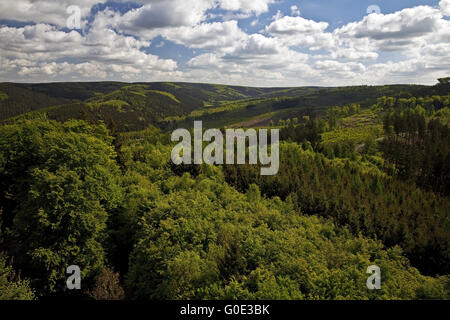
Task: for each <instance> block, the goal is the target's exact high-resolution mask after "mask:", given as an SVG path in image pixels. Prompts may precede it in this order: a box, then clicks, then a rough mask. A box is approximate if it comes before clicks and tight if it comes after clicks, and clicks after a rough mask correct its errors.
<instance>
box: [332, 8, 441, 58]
mask: <svg viewBox="0 0 450 320" xmlns="http://www.w3.org/2000/svg"><path fill="white" fill-rule="evenodd" d="M441 19H442V14H441V12H440V11H439V10H438V9H435V8H432V7H429V6H418V7H414V8H408V9H404V10H401V11H398V12H395V13H392V14H386V15H385V14H371V15H369V16H366V17H365V18H364V19H363V20H362V21H359V22H354V23H349V24H347V25H345V26H343V27H342V28H340V29H338V30H336V31H335V34H336V35H337V36H339V37H342V38H354V39H360V38H367V39H371V40H373V41H378V46H379V47H380V48H381V49H385V50H398V49H399V48H401V47H405V46H408V45H411V44H414V43H415V41H417V40H419V41H420V40H421V39H422V38H423V37H424V36H426V35H430V34H431V33H433V32H435V31H437V30H438V23H439V21H440V20H441Z"/></svg>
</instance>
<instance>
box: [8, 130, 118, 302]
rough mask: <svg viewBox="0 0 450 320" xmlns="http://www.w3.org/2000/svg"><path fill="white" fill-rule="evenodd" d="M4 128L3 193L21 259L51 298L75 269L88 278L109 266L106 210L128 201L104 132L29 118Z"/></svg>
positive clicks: (15, 248)
mask: <svg viewBox="0 0 450 320" xmlns="http://www.w3.org/2000/svg"><path fill="white" fill-rule="evenodd" d="M0 131H1V134H0V159H1V161H0V175H1V180H2V183H1V194H0V195H1V198H2V203H4V205H5V207H4V215H5V224H6V227H8V229H9V230H10V231H9V236H10V238H11V240H10V241H9V242H8V244H9V251H10V252H11V253H13V254H14V256H15V257H16V260H15V262H16V263H17V264H18V265H20V266H21V269H22V271H23V273H24V274H25V275H26V276H28V277H30V278H31V279H32V281H33V285H35V286H36V288H39V289H40V291H41V292H44V293H50V292H60V291H63V290H64V287H65V286H64V281H63V279H64V278H65V269H66V268H67V267H68V266H69V265H79V266H80V267H81V269H82V272H83V277H84V278H86V279H88V280H89V279H90V278H91V277H93V276H94V275H95V273H96V272H97V271H98V270H99V269H100V268H101V267H102V266H103V263H104V250H103V247H102V245H101V242H102V241H103V240H104V239H103V237H104V231H105V228H106V220H107V210H112V209H114V208H116V207H117V206H118V204H119V203H120V202H121V193H120V187H119V185H118V181H117V179H118V174H119V170H118V167H117V165H116V164H115V161H114V157H115V152H114V150H113V148H112V147H111V146H110V143H111V138H110V137H109V136H108V134H107V131H106V129H105V127H104V126H98V127H91V126H88V125H87V124H86V123H83V122H77V121H69V122H67V123H65V124H57V123H55V122H50V121H45V122H39V121H34V122H30V121H24V122H19V123H17V124H15V125H7V126H3V127H1V128H0ZM62 235H63V236H62ZM24 239H26V241H24ZM87 282H89V281H87Z"/></svg>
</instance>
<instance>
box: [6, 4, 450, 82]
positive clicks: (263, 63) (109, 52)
mask: <svg viewBox="0 0 450 320" xmlns="http://www.w3.org/2000/svg"><path fill="white" fill-rule="evenodd" d="M72 2H73V1H68V0H67V1H66V0H61V1H50V0H38V1H36V0H15V1H14V5H11V1H8V0H0V19H6V20H17V21H24V22H31V25H27V26H25V27H12V26H1V27H0V64H1V69H0V80H2V81H57V80H126V81H153V80H155V81H156V80H174V81H175V80H182V81H202V82H222V83H230V84H242V85H264V86H266V85H273V86H284V85H285V86H295V85H312V84H314V85H336V84H342V85H345V84H361V83H367V84H377V83H395V82H409V81H411V79H414V81H416V82H418V83H431V82H433V81H434V80H435V79H436V78H438V77H442V76H445V75H448V72H449V71H450V62H447V61H450V21H449V20H448V19H446V18H444V16H449V11H450V0H441V1H440V3H439V7H432V6H427V5H424V6H418V7H413V8H408V9H403V10H400V11H397V12H394V13H390V14H381V13H373V14H370V15H368V16H366V17H364V18H362V19H361V20H360V21H356V22H352V23H348V24H346V25H344V26H342V27H340V28H337V29H335V30H332V28H331V27H330V25H329V23H328V22H325V21H315V20H312V19H308V18H307V17H301V16H300V10H299V8H298V6H296V5H293V6H287V7H286V8H285V9H286V10H287V11H288V12H281V11H279V12H278V13H277V14H276V15H275V16H274V17H273V19H272V20H270V21H269V22H266V21H267V20H266V19H265V18H266V17H265V16H264V15H262V16H259V15H261V14H262V13H267V12H269V9H270V8H271V7H270V6H271V4H273V3H275V0H254V1H247V0H195V1H190V2H187V1H185V0H116V1H115V2H132V3H135V4H137V6H134V7H133V8H134V9H131V10H128V11H127V12H119V11H118V10H117V8H116V7H115V6H114V4H111V5H108V7H107V8H106V9H104V10H102V11H99V12H97V13H96V14H95V16H93V15H91V14H90V13H91V8H92V7H93V6H94V5H95V4H97V3H106V0H80V1H77V3H76V4H77V5H78V6H79V7H80V8H81V16H82V18H83V19H84V24H85V26H86V27H85V28H83V31H79V32H77V31H71V32H68V31H67V30H66V29H63V28H64V27H65V25H66V20H67V17H68V14H67V12H66V9H67V7H68V6H69V5H71V4H73V3H72ZM216 9H221V10H216ZM223 10H225V11H226V12H225V13H224V12H223ZM273 14H275V12H273V13H271V15H273ZM286 14H290V15H291V16H285V15H286ZM249 17H253V18H252V20H253V21H254V23H253V24H251V26H253V27H255V26H256V25H261V26H262V30H261V32H260V33H253V34H249V33H248V32H246V31H245V30H246V29H245V24H242V23H241V21H240V20H241V19H244V18H249ZM248 23H249V25H250V22H248ZM242 28H244V29H242ZM157 37H161V39H159V38H157ZM155 38H157V39H159V40H157V42H156V47H161V44H164V45H165V47H169V45H170V44H173V43H175V44H178V45H181V46H183V47H186V48H190V49H192V52H195V53H194V54H195V55H196V56H194V57H193V58H190V59H189V61H183V59H181V61H180V62H181V63H177V61H174V60H173V59H166V58H164V57H163V56H162V57H158V56H156V55H154V54H152V53H151V49H150V48H153V47H155V46H152V47H150V45H151V41H155ZM318 50H320V51H318ZM391 54H392V56H395V61H394V60H392V59H391V58H390V57H391V56H390V55H391Z"/></svg>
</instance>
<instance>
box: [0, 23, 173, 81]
mask: <svg viewBox="0 0 450 320" xmlns="http://www.w3.org/2000/svg"><path fill="white" fill-rule="evenodd" d="M149 45H150V43H149V42H148V41H140V40H137V39H135V38H133V37H127V36H122V35H119V34H117V33H116V32H114V31H113V30H109V29H99V28H98V27H97V26H95V25H94V26H93V28H92V29H91V30H90V32H89V33H88V34H87V35H85V36H82V35H81V34H79V33H78V32H76V31H72V32H68V33H66V32H63V31H59V30H57V29H56V28H55V27H52V26H50V25H44V24H37V25H32V26H25V27H23V28H11V27H1V28H0V56H1V57H3V59H5V60H7V63H6V65H8V66H9V67H8V68H6V69H3V68H2V70H1V71H0V77H1V78H5V77H6V76H10V77H14V79H15V78H16V77H17V75H18V76H27V78H26V79H29V78H28V76H29V75H36V76H39V74H40V75H41V76H42V77H47V79H50V78H51V77H55V76H64V75H68V77H70V76H71V75H77V77H78V78H80V79H84V78H87V79H89V78H90V77H99V76H101V75H104V76H105V77H104V78H105V79H107V77H106V76H109V77H111V78H117V77H118V78H123V77H124V76H128V77H130V78H133V77H141V76H145V74H150V73H154V72H174V71H175V70H176V69H177V63H176V62H175V61H173V60H170V59H160V58H158V57H157V56H155V55H151V54H147V53H145V52H144V51H142V49H144V48H146V47H148V46H149Z"/></svg>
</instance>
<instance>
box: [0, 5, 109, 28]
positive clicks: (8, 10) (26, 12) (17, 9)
mask: <svg viewBox="0 0 450 320" xmlns="http://www.w3.org/2000/svg"><path fill="white" fill-rule="evenodd" d="M105 1H106V0H78V1H76V2H75V1H73V0H58V1H54V0H39V1H36V0H14V1H11V0H0V19H7V20H17V21H24V22H35V23H48V24H54V25H57V26H60V27H65V26H66V22H67V18H68V17H69V14H68V13H67V8H68V7H69V6H71V5H77V6H78V7H80V9H81V16H82V17H86V16H87V15H89V13H90V11H91V8H92V6H93V5H95V4H97V3H102V2H105Z"/></svg>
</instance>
